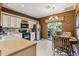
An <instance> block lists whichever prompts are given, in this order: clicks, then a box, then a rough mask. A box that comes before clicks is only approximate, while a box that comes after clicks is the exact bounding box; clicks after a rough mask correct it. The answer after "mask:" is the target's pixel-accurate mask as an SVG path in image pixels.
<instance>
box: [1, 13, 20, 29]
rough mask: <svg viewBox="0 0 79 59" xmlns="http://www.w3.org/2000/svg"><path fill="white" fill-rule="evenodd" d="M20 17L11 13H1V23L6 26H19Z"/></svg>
mask: <svg viewBox="0 0 79 59" xmlns="http://www.w3.org/2000/svg"><path fill="white" fill-rule="evenodd" d="M20 24H21V18H20V17H15V16H12V15H6V14H3V13H2V14H1V25H2V26H3V27H8V28H20Z"/></svg>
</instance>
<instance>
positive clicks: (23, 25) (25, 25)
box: [21, 24, 29, 28]
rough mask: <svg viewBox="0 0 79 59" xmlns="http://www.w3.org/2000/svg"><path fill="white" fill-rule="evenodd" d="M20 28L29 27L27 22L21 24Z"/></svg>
mask: <svg viewBox="0 0 79 59" xmlns="http://www.w3.org/2000/svg"><path fill="white" fill-rule="evenodd" d="M21 28H29V24H21Z"/></svg>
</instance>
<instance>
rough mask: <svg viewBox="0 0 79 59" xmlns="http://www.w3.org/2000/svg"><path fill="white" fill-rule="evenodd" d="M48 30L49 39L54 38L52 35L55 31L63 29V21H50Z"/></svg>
mask: <svg viewBox="0 0 79 59" xmlns="http://www.w3.org/2000/svg"><path fill="white" fill-rule="evenodd" d="M47 31H48V40H52V35H55V32H57V31H58V32H59V31H62V22H51V23H48V24H47Z"/></svg>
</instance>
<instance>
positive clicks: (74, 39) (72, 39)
mask: <svg viewBox="0 0 79 59" xmlns="http://www.w3.org/2000/svg"><path fill="white" fill-rule="evenodd" d="M53 37H61V38H68V39H69V44H70V45H71V49H72V55H74V53H76V52H75V51H74V50H73V44H77V42H78V40H77V39H76V38H75V37H73V36H65V35H53ZM52 43H53V48H54V43H55V42H54V40H53V42H52Z"/></svg>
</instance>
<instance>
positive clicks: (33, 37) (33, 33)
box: [30, 32, 35, 41]
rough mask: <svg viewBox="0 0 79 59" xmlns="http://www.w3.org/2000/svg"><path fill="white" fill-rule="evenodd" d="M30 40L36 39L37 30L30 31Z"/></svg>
mask: <svg viewBox="0 0 79 59" xmlns="http://www.w3.org/2000/svg"><path fill="white" fill-rule="evenodd" d="M30 36H31V37H30V40H31V41H34V40H35V32H30Z"/></svg>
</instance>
